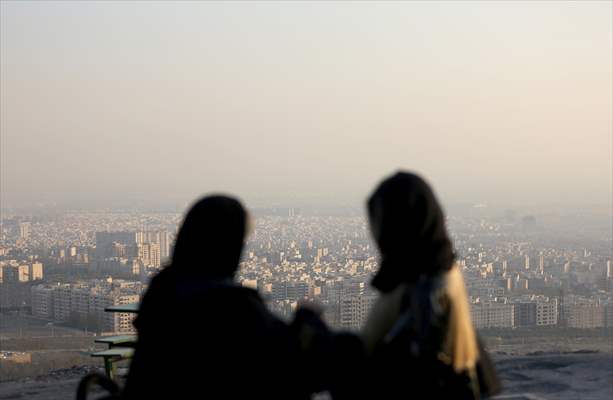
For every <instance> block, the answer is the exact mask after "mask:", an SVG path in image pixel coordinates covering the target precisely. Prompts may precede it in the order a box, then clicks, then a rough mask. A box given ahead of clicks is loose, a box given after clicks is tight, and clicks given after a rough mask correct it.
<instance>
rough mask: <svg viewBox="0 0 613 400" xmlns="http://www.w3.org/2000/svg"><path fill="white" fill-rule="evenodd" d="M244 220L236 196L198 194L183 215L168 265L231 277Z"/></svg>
mask: <svg viewBox="0 0 613 400" xmlns="http://www.w3.org/2000/svg"><path fill="white" fill-rule="evenodd" d="M246 223H247V212H246V211H245V209H244V208H243V206H242V204H241V203H240V202H239V201H238V200H236V199H234V198H231V197H227V196H220V195H216V196H208V197H204V198H202V199H201V200H199V201H198V202H196V204H194V205H193V206H192V208H191V209H190V210H189V212H188V213H187V215H186V216H185V220H184V221H183V225H182V226H181V229H180V230H179V234H178V236H177V240H176V242H175V248H174V252H173V256H172V265H171V268H176V269H178V270H181V271H182V272H185V273H189V274H190V275H197V276H198V277H204V278H208V279H224V278H231V277H233V275H234V273H235V272H236V269H237V268H238V263H239V261H240V257H241V252H242V249H243V244H244V239H245V233H246Z"/></svg>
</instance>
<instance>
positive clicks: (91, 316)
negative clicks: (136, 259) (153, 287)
mask: <svg viewBox="0 0 613 400" xmlns="http://www.w3.org/2000/svg"><path fill="white" fill-rule="evenodd" d="M143 288H144V286H143V284H142V283H140V282H134V281H124V280H113V279H112V278H109V279H108V280H92V281H88V282H80V283H56V284H39V285H36V286H32V288H31V296H32V315H33V316H35V317H37V318H41V319H45V320H49V321H54V322H58V323H63V322H72V323H73V324H74V325H78V326H80V327H83V328H88V327H89V328H90V329H92V330H97V331H103V332H113V333H134V327H133V326H132V321H133V318H134V314H128V313H109V312H105V311H104V309H105V308H106V307H109V306H115V305H121V304H130V303H138V302H139V300H140V297H141V294H142V292H143Z"/></svg>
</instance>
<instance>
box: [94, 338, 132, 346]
mask: <svg viewBox="0 0 613 400" xmlns="http://www.w3.org/2000/svg"><path fill="white" fill-rule="evenodd" d="M94 342H96V343H105V344H108V345H109V349H112V348H116V347H134V345H135V344H136V335H118V336H107V337H101V338H98V339H96V340H94Z"/></svg>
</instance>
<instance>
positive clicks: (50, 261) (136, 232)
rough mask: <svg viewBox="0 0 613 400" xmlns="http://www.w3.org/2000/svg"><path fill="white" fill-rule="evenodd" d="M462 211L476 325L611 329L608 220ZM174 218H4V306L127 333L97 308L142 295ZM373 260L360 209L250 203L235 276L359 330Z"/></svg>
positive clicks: (462, 247)
mask: <svg viewBox="0 0 613 400" xmlns="http://www.w3.org/2000/svg"><path fill="white" fill-rule="evenodd" d="M469 211H470V212H468V213H464V214H465V215H464V216H462V217H457V216H451V217H450V218H449V219H448V226H449V230H450V232H451V233H452V236H453V239H454V244H455V247H456V252H457V255H458V257H457V259H458V263H459V264H460V266H461V268H462V270H463V273H464V277H465V280H466V284H467V288H468V294H469V296H470V302H471V313H472V318H473V323H474V324H475V326H476V327H477V328H479V329H489V328H492V329H508V330H513V329H515V328H521V327H543V328H547V327H549V328H556V327H558V328H577V329H596V328H612V327H613V265H612V249H611V245H610V244H611V237H610V234H611V233H610V228H609V227H608V225H607V221H603V220H602V219H601V220H598V221H596V222H595V223H594V221H592V220H589V218H588V219H583V220H582V217H580V216H574V217H573V216H553V217H552V216H551V215H549V216H536V217H535V216H531V215H520V214H518V213H516V212H514V211H511V210H507V211H505V212H504V213H502V214H500V215H494V216H485V213H482V212H481V210H480V209H479V207H473V208H472V209H471V210H469ZM585 218H587V217H585ZM588 220H589V221H588ZM586 221H588V222H586ZM180 222H181V215H180V214H178V213H146V212H143V213H137V212H64V213H58V214H55V215H51V214H50V215H39V216H32V215H30V216H27V217H26V216H19V215H11V216H7V217H6V218H4V219H3V220H2V225H1V229H0V234H1V242H0V285H1V286H0V292H1V302H0V304H1V308H2V311H3V312H20V313H22V314H27V315H31V316H32V317H33V318H35V319H39V320H42V321H48V322H50V323H52V324H56V325H60V326H68V327H73V328H77V329H83V330H87V331H90V332H97V333H133V332H134V328H133V326H132V323H131V321H132V316H133V314H127V313H108V312H105V311H104V310H105V308H106V307H109V306H112V305H121V304H131V303H137V302H138V301H139V300H140V298H141V297H142V295H143V293H144V291H145V290H146V288H147V283H148V281H149V280H150V278H151V277H152V276H153V275H154V274H155V273H156V271H158V270H159V269H160V268H162V267H163V266H164V265H166V264H167V263H168V262H169V261H170V256H171V254H172V243H173V240H174V237H175V235H176V232H177V229H178V226H179V224H180ZM578 223H583V226H582V227H581V228H577V226H576V225H575V224H578ZM590 224H592V225H590ZM591 226H594V228H591ZM565 227H566V228H565ZM408 259H410V257H408ZM206 260H207V254H206V253H203V254H202V258H201V259H198V260H194V261H193V262H194V263H202V264H203V267H204V265H206ZM377 263H378V260H377V250H376V247H375V246H374V244H373V242H372V240H371V237H370V234H369V232H368V229H367V223H366V220H365V219H364V217H362V216H358V215H355V216H351V215H336V216H327V215H313V213H304V215H303V213H301V210H300V209H297V208H275V209H258V210H256V212H255V217H254V223H253V227H252V229H251V232H250V235H249V237H248V241H247V246H246V249H245V251H244V253H243V260H242V262H241V266H240V269H239V273H238V275H237V277H236V280H237V282H238V283H239V284H240V285H243V286H247V287H252V288H254V289H257V290H258V291H259V292H260V294H261V295H262V297H263V298H264V299H265V300H266V301H267V303H268V305H269V307H270V308H271V309H272V310H273V311H274V312H275V313H276V314H278V315H280V316H282V317H283V318H286V319H289V318H291V316H292V314H293V311H294V310H295V309H296V306H297V304H298V303H299V302H301V301H314V302H316V303H319V304H321V305H322V306H323V307H324V310H325V312H324V317H325V320H326V321H327V322H328V324H329V325H330V326H331V327H333V328H336V329H349V330H357V329H359V328H360V327H361V326H362V324H363V323H364V321H365V318H366V316H367V315H368V311H369V309H370V307H371V305H372V304H373V302H374V299H375V298H376V295H375V293H374V291H373V290H372V289H371V287H370V284H369V282H370V279H371V276H372V274H373V272H375V271H376V270H377Z"/></svg>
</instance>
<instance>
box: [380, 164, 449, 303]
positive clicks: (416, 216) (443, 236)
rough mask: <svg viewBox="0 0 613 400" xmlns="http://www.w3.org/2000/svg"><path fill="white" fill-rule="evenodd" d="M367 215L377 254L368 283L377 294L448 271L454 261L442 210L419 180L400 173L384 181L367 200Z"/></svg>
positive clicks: (428, 189) (432, 194) (412, 175)
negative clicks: (378, 258) (377, 261)
mask: <svg viewBox="0 0 613 400" xmlns="http://www.w3.org/2000/svg"><path fill="white" fill-rule="evenodd" d="M368 216H369V220H370V226H371V230H372V233H373V236H374V239H375V240H376V242H377V245H378V246H379V251H380V253H381V265H380V268H379V271H378V273H377V274H376V275H375V277H374V279H373V281H372V284H373V286H375V287H376V288H377V289H379V290H380V291H383V292H387V291H391V290H393V289H394V288H396V287H397V286H398V285H399V284H401V283H404V282H412V281H415V280H416V279H417V278H419V277H420V276H422V275H437V274H440V273H442V272H445V271H448V270H449V269H450V268H451V267H452V265H453V263H454V260H455V256H454V252H453V248H452V245H451V241H450V240H449V236H448V235H447V229H446V228H445V218H444V215H443V211H442V210H441V207H440V205H439V203H438V201H437V200H436V197H435V196H434V193H433V192H432V189H430V186H428V184H427V183H426V182H425V181H424V180H423V179H422V178H420V177H419V176H417V175H415V174H412V173H408V172H398V173H396V174H394V175H392V176H390V177H389V178H387V179H385V180H383V182H381V183H380V184H379V186H378V187H377V189H376V190H375V191H374V193H373V194H372V195H371V196H370V198H369V199H368Z"/></svg>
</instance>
